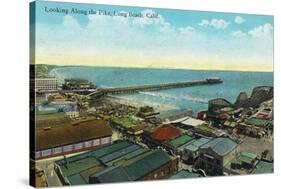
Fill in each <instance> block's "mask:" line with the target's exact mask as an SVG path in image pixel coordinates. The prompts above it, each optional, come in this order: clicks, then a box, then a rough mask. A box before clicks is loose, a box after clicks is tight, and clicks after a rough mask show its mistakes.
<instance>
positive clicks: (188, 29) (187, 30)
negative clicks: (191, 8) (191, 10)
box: [178, 26, 195, 34]
mask: <svg viewBox="0 0 281 189" xmlns="http://www.w3.org/2000/svg"><path fill="white" fill-rule="evenodd" d="M178 31H179V32H180V33H181V34H191V33H193V32H195V29H194V28H193V27H191V26H186V27H184V28H183V27H181V28H178Z"/></svg>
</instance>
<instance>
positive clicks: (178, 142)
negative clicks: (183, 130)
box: [169, 134, 193, 148]
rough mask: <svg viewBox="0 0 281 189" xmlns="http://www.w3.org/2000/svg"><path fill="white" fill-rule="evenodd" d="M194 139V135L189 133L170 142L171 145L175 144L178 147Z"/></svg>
mask: <svg viewBox="0 0 281 189" xmlns="http://www.w3.org/2000/svg"><path fill="white" fill-rule="evenodd" d="M191 140H193V137H192V136H190V135H187V134H184V135H181V136H179V137H177V138H175V139H173V140H171V141H170V142H169V144H170V145H172V146H174V147H175V148H178V147H180V146H182V145H184V144H186V143H188V142H190V141H191Z"/></svg>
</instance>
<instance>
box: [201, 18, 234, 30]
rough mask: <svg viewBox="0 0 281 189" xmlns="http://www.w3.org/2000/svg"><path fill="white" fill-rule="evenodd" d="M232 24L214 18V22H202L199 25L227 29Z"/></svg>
mask: <svg viewBox="0 0 281 189" xmlns="http://www.w3.org/2000/svg"><path fill="white" fill-rule="evenodd" d="M229 24H230V22H227V21H225V20H223V19H216V18H213V19H212V20H205V19H204V20H202V21H201V22H200V23H199V24H198V25H199V26H203V27H206V28H207V27H213V28H215V29H225V28H227V27H228V25H229Z"/></svg>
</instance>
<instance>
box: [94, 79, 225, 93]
mask: <svg viewBox="0 0 281 189" xmlns="http://www.w3.org/2000/svg"><path fill="white" fill-rule="evenodd" d="M222 82H223V81H222V80H221V79H220V78H218V77H215V78H207V79H205V80H193V81H182V82H173V83H162V84H152V85H140V86H127V87H112V88H100V89H98V90H97V91H96V92H94V93H91V94H89V95H88V96H92V95H97V94H98V95H116V94H131V93H138V92H140V91H156V90H164V89H173V88H184V87H191V86H198V85H210V84H218V83H222Z"/></svg>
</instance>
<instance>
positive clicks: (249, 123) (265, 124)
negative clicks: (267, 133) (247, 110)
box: [245, 117, 269, 127]
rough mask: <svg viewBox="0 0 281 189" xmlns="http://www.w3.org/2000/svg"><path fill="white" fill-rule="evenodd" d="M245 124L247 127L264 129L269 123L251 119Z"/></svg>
mask: <svg viewBox="0 0 281 189" xmlns="http://www.w3.org/2000/svg"><path fill="white" fill-rule="evenodd" d="M245 123H246V124H248V125H255V126H258V127H266V126H267V124H268V123H269V121H268V120H264V119H258V118H255V117H252V118H250V119H248V120H247V121H246V122H245Z"/></svg>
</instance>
